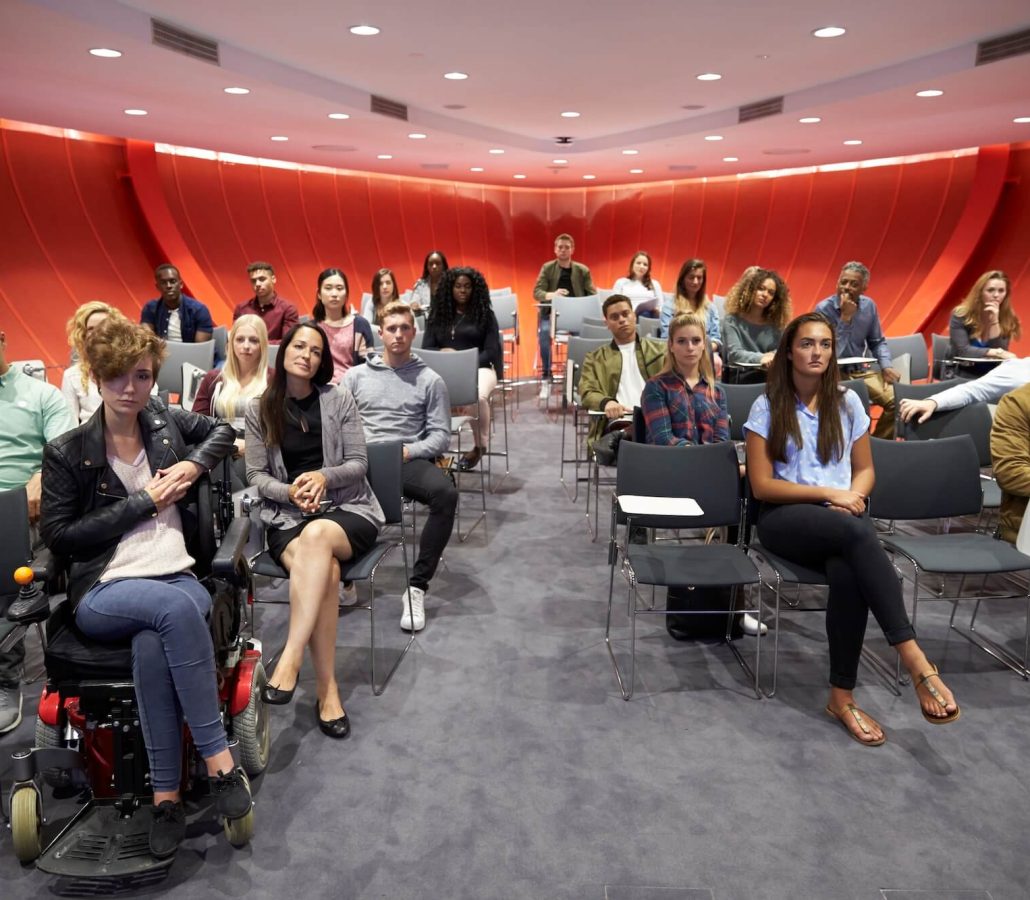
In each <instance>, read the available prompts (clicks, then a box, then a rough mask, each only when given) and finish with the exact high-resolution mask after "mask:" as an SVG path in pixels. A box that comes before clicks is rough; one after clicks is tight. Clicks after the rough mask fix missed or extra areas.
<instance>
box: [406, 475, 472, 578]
mask: <svg viewBox="0 0 1030 900" xmlns="http://www.w3.org/2000/svg"><path fill="white" fill-rule="evenodd" d="M401 475H402V477H403V479H404V496H405V497H409V498H411V499H412V500H416V501H418V502H419V503H423V504H425V505H426V506H428V507H429V517H428V518H427V519H426V524H425V525H424V526H423V528H422V536H421V538H420V539H419V545H418V559H416V560H415V571H414V572H412V575H411V586H412V587H417V588H421V589H422V590H426V589H427V588H428V587H429V581H430V579H431V578H432V577H433V575H434V574H435V573H436V567H437V565H438V564H439V562H440V557H441V556H442V555H443V551H444V547H446V546H447V541H449V540H450V538H451V531H452V530H453V529H454V511H455V510H456V509H457V508H458V489H457V488H456V487H455V486H454V482H453V481H451V477H450V475H448V474H447V473H446V472H444V471H443V469H441V468H439V467H438V466H437V465H436V464H435V463H433V462H432V461H431V460H428V459H409V460H408V461H407V462H406V463H404V467H403V470H402V473H401Z"/></svg>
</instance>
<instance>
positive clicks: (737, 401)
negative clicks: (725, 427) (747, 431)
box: [722, 384, 765, 441]
mask: <svg viewBox="0 0 1030 900" xmlns="http://www.w3.org/2000/svg"><path fill="white" fill-rule="evenodd" d="M722 391H723V393H724V394H725V395H726V408H727V410H728V411H729V414H730V440H733V441H742V440H744V423H745V422H746V421H747V417H748V416H749V415H751V407H752V406H753V405H754V402H755V401H756V400H757V399H758V398H759V397H761V396H762V394H763V393H764V392H765V385H764V384H724V385H723V386H722Z"/></svg>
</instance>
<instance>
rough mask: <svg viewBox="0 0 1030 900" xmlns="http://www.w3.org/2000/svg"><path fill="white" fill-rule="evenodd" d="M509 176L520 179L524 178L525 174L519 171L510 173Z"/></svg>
mask: <svg viewBox="0 0 1030 900" xmlns="http://www.w3.org/2000/svg"><path fill="white" fill-rule="evenodd" d="M511 177H512V178H518V179H520V180H521V179H523V178H525V177H526V176H525V175H523V174H522V173H521V172H520V173H519V174H518V175H512V176H511Z"/></svg>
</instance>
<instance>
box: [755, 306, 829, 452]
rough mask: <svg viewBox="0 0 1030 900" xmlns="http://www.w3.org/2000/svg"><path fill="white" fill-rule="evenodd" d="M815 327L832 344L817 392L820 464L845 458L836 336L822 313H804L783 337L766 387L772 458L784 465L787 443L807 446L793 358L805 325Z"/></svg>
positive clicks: (769, 445)
mask: <svg viewBox="0 0 1030 900" xmlns="http://www.w3.org/2000/svg"><path fill="white" fill-rule="evenodd" d="M810 323H815V324H818V325H822V326H824V327H825V328H826V330H827V332H829V335H830V340H831V342H832V344H831V347H832V351H831V353H830V361H829V365H827V367H826V371H825V372H823V374H822V376H821V378H820V380H819V387H818V390H817V391H816V396H817V406H818V410H819V438H818V442H817V444H816V452H817V453H818V455H819V461H820V462H821V463H822V464H823V465H827V464H828V463H829V462H830V461H831V460H832V459H840V458H841V457H842V456H843V455H844V428H843V425H842V423H841V414H842V412H843V411H844V410H846V408H847V407H846V403H845V399H844V391H842V390H841V389H840V375H839V373H838V371H837V335H836V333H835V332H834V330H833V326H832V325H831V324H830V322H829V320H828V319H827V318H826V317H825V316H823V315H822V314H821V313H814V312H811V313H805V314H804V315H803V316H798V317H797V318H796V319H794V321H793V322H791V323H790V324H788V325H787V327H786V328H785V329H784V331H783V334H782V335H781V336H780V345H779V347H777V348H776V356H775V357H774V358H773V363H772V366H771V367H770V369H769V377H768V380H767V381H766V383H765V396H766V397H768V398H769V438H768V442H767V446H768V450H769V458H770V459H772V460H774V461H777V462H782V463H785V462H786V461H787V441H788V439H789V438H792V439H793V440H794V446H795V447H796V448H797V449H798V450H800V449H801V448H802V447H803V446H804V439H803V438H802V436H801V426H800V425H798V412H797V405H798V398H797V389H796V388H795V387H794V362H793V360H792V359H791V358H790V356H791V351H792V350H793V347H794V340H795V338H796V337H797V333H798V331H799V329H800V328H801V326H802V325H807V324H810Z"/></svg>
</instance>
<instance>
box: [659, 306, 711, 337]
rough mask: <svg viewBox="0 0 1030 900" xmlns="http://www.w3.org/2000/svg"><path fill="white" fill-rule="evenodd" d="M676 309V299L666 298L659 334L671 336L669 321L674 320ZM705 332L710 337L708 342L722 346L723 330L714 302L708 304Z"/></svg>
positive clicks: (660, 335)
mask: <svg viewBox="0 0 1030 900" xmlns="http://www.w3.org/2000/svg"><path fill="white" fill-rule="evenodd" d="M675 309H676V301H675V299H673V300H666V301H665V303H664V305H663V306H662V314H661V317H660V319H661V321H660V322H659V325H658V336H659V337H663V338H667V337H668V336H669V323H670V322H671V321H672V314H673V312H674V311H675ZM705 334H706V335H707V337H708V343H709V345H711V344H716V345H718V346H719V347H720V348H721V347H722V330H721V328H720V325H719V310H718V309H716V308H715V304H714V303H709V304H708V309H707V310H706V311H705Z"/></svg>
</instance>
